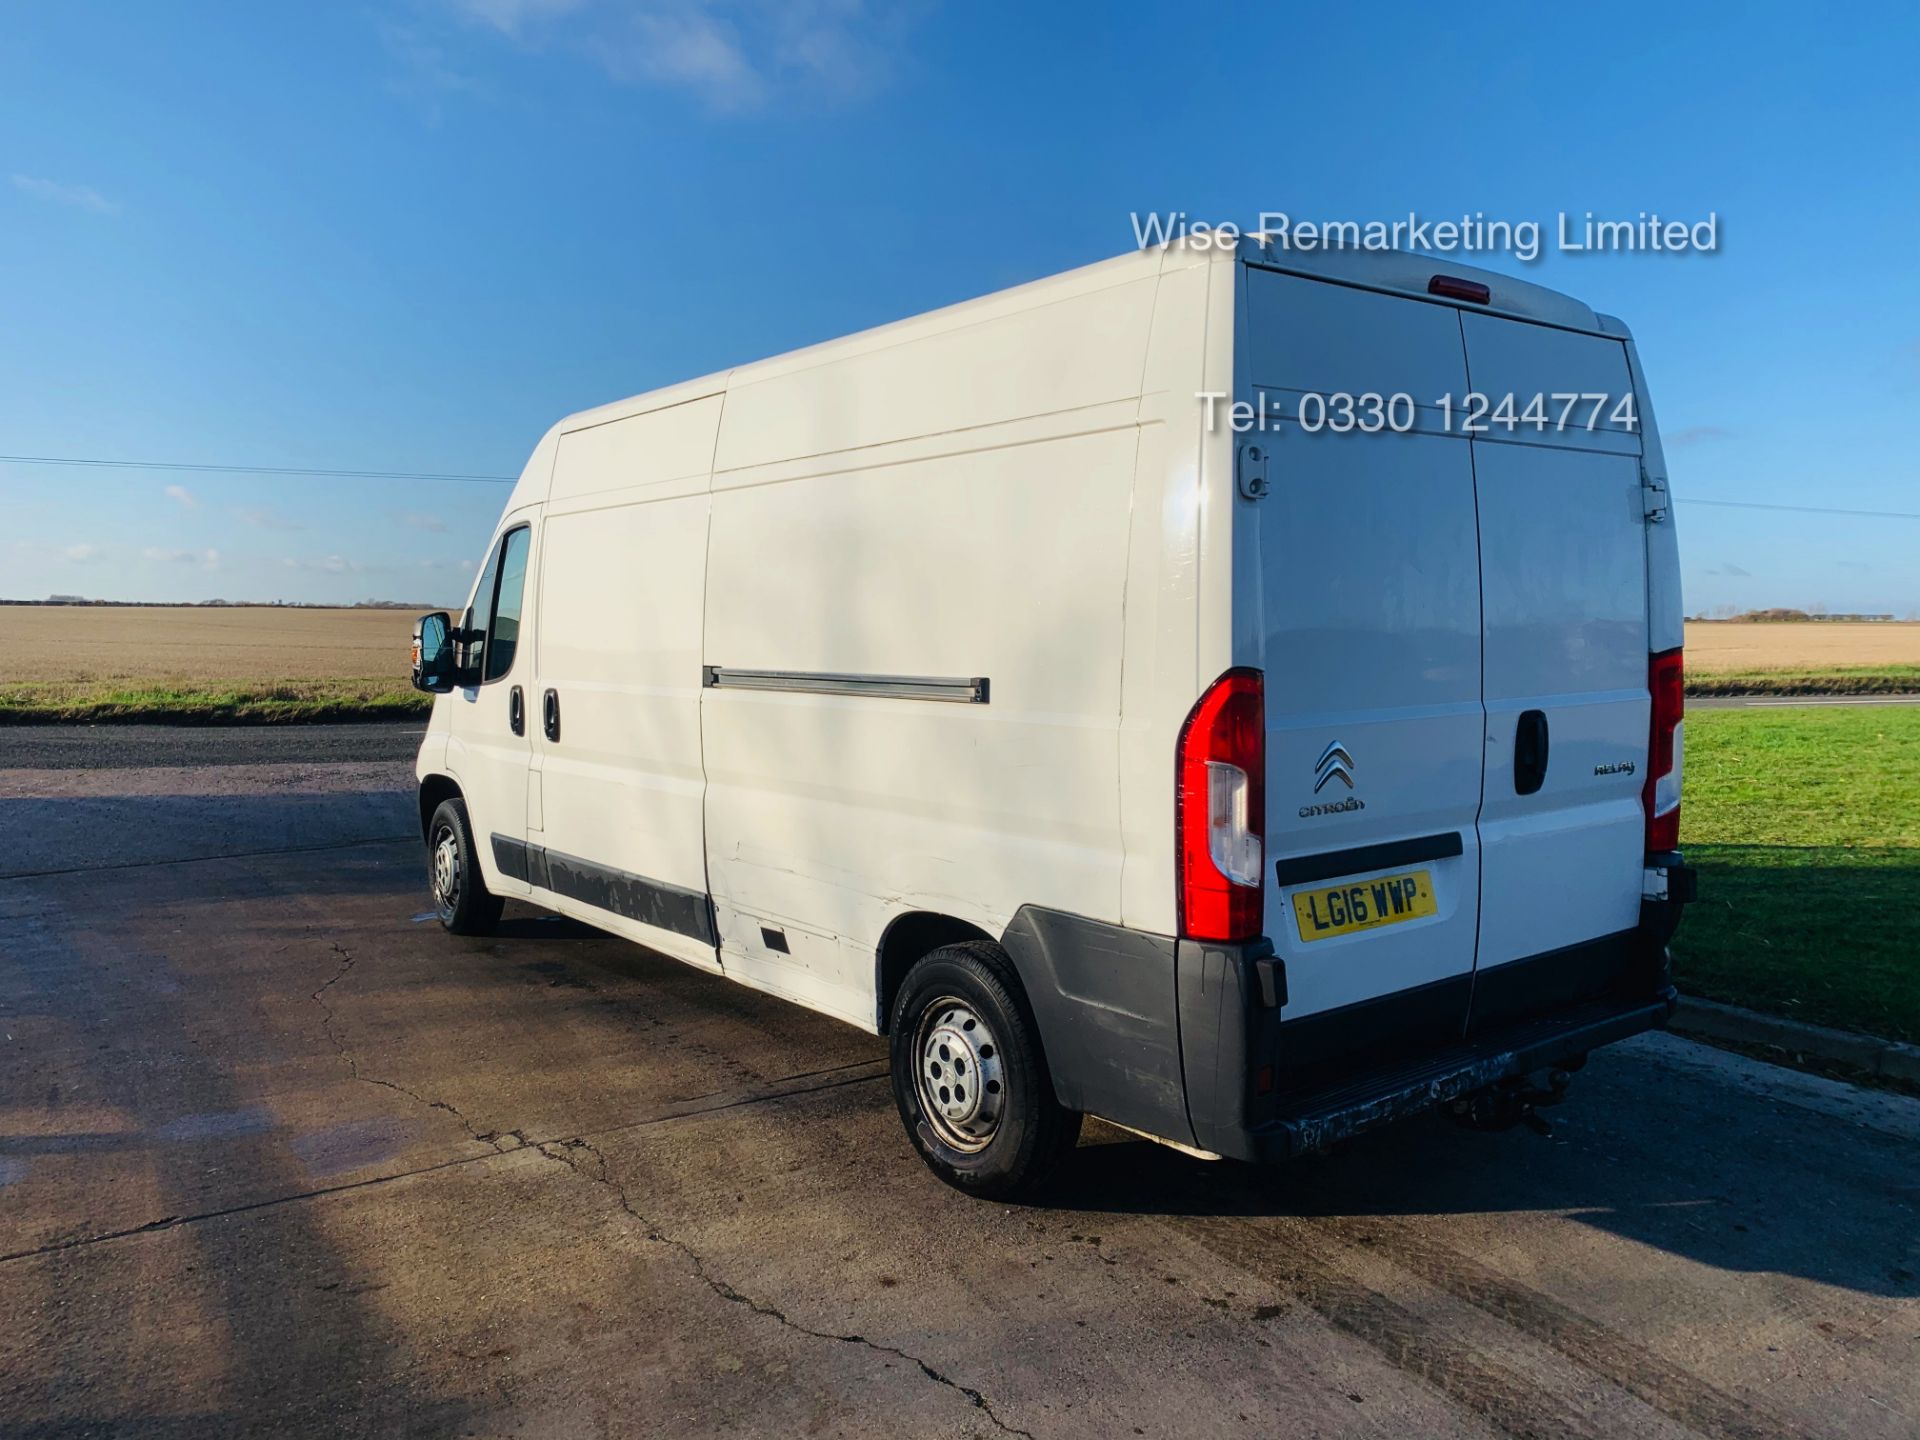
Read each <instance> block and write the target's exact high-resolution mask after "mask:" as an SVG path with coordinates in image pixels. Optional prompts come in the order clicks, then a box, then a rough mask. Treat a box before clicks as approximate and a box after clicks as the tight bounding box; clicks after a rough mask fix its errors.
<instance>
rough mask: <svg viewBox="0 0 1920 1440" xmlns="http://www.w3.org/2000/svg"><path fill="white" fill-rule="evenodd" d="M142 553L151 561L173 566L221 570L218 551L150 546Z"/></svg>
mask: <svg viewBox="0 0 1920 1440" xmlns="http://www.w3.org/2000/svg"><path fill="white" fill-rule="evenodd" d="M140 553H141V554H142V555H144V556H146V557H147V559H149V560H163V561H166V562H167V563H168V564H172V565H198V566H199V567H200V568H201V569H202V570H218V569H219V568H220V552H219V551H218V550H212V549H208V550H168V549H164V548H162V547H161V546H158V545H149V546H148V547H147V548H146V549H144V550H142V551H141V552H140Z"/></svg>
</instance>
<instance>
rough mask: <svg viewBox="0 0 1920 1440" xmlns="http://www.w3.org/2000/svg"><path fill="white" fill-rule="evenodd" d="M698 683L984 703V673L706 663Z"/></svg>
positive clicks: (727, 687) (718, 687)
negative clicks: (894, 672) (842, 671)
mask: <svg viewBox="0 0 1920 1440" xmlns="http://www.w3.org/2000/svg"><path fill="white" fill-rule="evenodd" d="M701 683H702V684H703V685H705V686H706V687H707V688H708V689H710V690H787V691H796V692H799V693H803V694H809V695H878V696H883V697H885V698H887V699H892V700H952V701H956V702H958V703H959V704H962V705H984V704H986V703H987V678H986V676H984V675H969V676H948V675H846V674H834V673H830V672H826V671H818V670H733V669H729V668H728V667H727V666H725V665H708V666H706V667H705V668H704V670H703V671H702V674H701Z"/></svg>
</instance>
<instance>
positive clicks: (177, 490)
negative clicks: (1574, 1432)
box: [166, 485, 200, 510]
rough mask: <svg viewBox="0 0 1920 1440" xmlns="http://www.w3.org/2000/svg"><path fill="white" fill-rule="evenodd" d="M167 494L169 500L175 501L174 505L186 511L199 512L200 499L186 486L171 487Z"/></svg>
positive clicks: (168, 488)
mask: <svg viewBox="0 0 1920 1440" xmlns="http://www.w3.org/2000/svg"><path fill="white" fill-rule="evenodd" d="M166 494H167V498H168V499H169V500H171V501H173V503H174V504H176V505H179V506H181V507H183V508H185V509H188V510H198V509H199V508H200V498H199V497H198V496H197V495H195V494H194V493H193V492H192V491H191V490H189V489H187V487H186V486H184V485H169V486H167V491H166Z"/></svg>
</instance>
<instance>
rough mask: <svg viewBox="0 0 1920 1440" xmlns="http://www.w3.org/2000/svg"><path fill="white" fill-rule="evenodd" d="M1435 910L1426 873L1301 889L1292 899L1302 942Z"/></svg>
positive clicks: (1408, 872)
mask: <svg viewBox="0 0 1920 1440" xmlns="http://www.w3.org/2000/svg"><path fill="white" fill-rule="evenodd" d="M1438 909H1439V906H1437V905H1436V904H1435V903H1434V899H1433V875H1432V874H1431V873H1430V872H1428V871H1426V870H1409V871H1407V872H1405V873H1404V874H1401V875H1382V876H1381V877H1380V878H1379V879H1378V880H1360V881H1356V882H1354V883H1352V884H1348V885H1328V886H1326V887H1325V888H1324V889H1320V890H1302V891H1300V892H1299V893H1298V894H1296V895H1295V896H1294V897H1293V918H1294V920H1295V922H1296V923H1297V924H1298V925H1299V926H1300V938H1301V939H1302V940H1325V939H1327V938H1328V937H1329V936H1333V935H1351V934H1353V932H1354V931H1356V930H1377V929H1379V928H1380V927H1381V926H1382V925H1398V924H1399V923H1400V922H1401V921H1403V920H1418V919H1419V918H1420V917H1421V916H1422V915H1432V914H1434V913H1435V912H1436V911H1437V910H1438Z"/></svg>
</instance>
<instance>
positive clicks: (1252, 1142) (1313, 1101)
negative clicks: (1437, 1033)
mask: <svg viewBox="0 0 1920 1440" xmlns="http://www.w3.org/2000/svg"><path fill="white" fill-rule="evenodd" d="M1673 1001H1674V997H1673V991H1672V990H1671V989H1669V990H1668V991H1667V992H1666V993H1665V994H1664V995H1662V996H1660V997H1659V998H1657V999H1653V1000H1647V1001H1642V1002H1640V1003H1638V1004H1626V1005H1619V1004H1612V1003H1604V1002H1603V1003H1599V1004H1593V1005H1587V1006H1582V1007H1580V1008H1578V1009H1576V1010H1573V1011H1569V1012H1566V1013H1563V1014H1560V1015H1555V1016H1551V1017H1547V1018H1544V1019H1540V1020H1536V1021H1533V1022H1531V1023H1529V1024H1526V1025H1522V1026H1520V1027H1518V1028H1516V1029H1515V1030H1513V1031H1510V1032H1508V1033H1506V1034H1504V1035H1501V1036H1498V1037H1493V1038H1489V1039H1487V1040H1482V1041H1478V1042H1471V1041H1469V1042H1466V1043H1464V1044H1461V1045H1459V1046H1456V1047H1454V1048H1453V1049H1450V1050H1446V1051H1442V1052H1441V1053H1439V1054H1437V1055H1432V1056H1427V1057H1425V1058H1422V1059H1420V1060H1417V1061H1414V1062H1412V1063H1410V1064H1408V1065H1405V1066H1403V1067H1400V1068H1398V1069H1395V1070H1389V1071H1385V1072H1375V1073H1372V1074H1368V1075H1366V1076H1363V1077H1361V1078H1359V1079H1356V1080H1355V1081H1353V1082H1351V1083H1350V1084H1347V1085H1345V1086H1340V1087H1337V1088H1334V1089H1330V1090H1326V1091H1321V1092H1318V1093H1314V1094H1310V1095H1303V1096H1296V1097H1292V1098H1291V1099H1290V1100H1289V1101H1288V1102H1287V1103H1286V1104H1285V1106H1284V1108H1283V1109H1282V1111H1281V1113H1280V1114H1279V1115H1277V1116H1276V1117H1275V1118H1273V1119H1272V1120H1269V1121H1268V1122H1267V1123H1266V1124H1264V1125H1262V1126H1260V1127H1259V1128H1258V1129H1253V1130H1247V1131H1243V1132H1242V1133H1241V1134H1240V1135H1238V1136H1234V1137H1232V1142H1233V1143H1232V1148H1231V1149H1227V1150H1222V1151H1221V1152H1220V1153H1222V1154H1233V1155H1236V1156H1238V1157H1239V1158H1241V1159H1246V1160H1284V1159H1286V1158H1287V1157H1288V1156H1291V1155H1298V1154H1301V1153H1303V1152H1306V1151H1311V1150H1318V1149H1320V1148H1322V1147H1324V1146H1326V1145H1329V1144H1332V1143H1333V1142H1334V1141H1336V1140H1344V1139H1346V1138H1347V1137H1348V1136H1350V1135H1357V1134H1359V1133H1360V1132H1361V1131H1363V1130H1370V1129H1372V1128H1373V1127H1374V1126H1376V1125H1385V1124H1387V1123H1388V1122H1389V1121H1393V1120H1398V1119H1401V1118H1403V1117H1405V1116H1408V1115H1414V1114H1418V1113H1419V1112H1420V1111H1422V1110H1430V1109H1432V1108H1433V1107H1434V1106H1436V1105H1444V1104H1446V1103H1447V1102H1448V1101H1449V1100H1455V1099H1458V1098H1459V1097H1460V1096H1462V1095H1467V1094H1471V1093H1472V1092H1473V1091H1475V1090H1479V1089H1482V1088H1484V1087H1485V1086H1488V1085H1494V1084H1497V1083H1499V1082H1500V1081H1502V1080H1514V1079H1518V1078H1519V1077H1521V1076H1523V1075H1528V1074H1531V1073H1533V1072H1534V1071H1537V1070H1543V1069H1546V1068H1548V1067H1549V1066H1553V1065H1557V1064H1559V1063H1561V1062H1563V1061H1567V1060H1570V1059H1572V1058H1573V1057H1574V1056H1577V1055H1585V1054H1586V1053H1587V1051H1589V1050H1595V1049H1598V1048H1599V1047H1600V1046H1602V1045H1611V1044H1612V1043H1613V1042H1614V1041H1616V1040H1624V1039H1626V1038H1627V1037H1628V1036H1629V1035H1638V1034H1639V1033H1640V1032H1641V1031H1643V1030H1655V1029H1659V1028H1660V1027H1662V1026H1664V1025H1665V1024H1666V1023H1667V1017H1668V1016H1669V1015H1671V1014H1672V1013H1673ZM1222 1138H1226V1137H1222Z"/></svg>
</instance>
